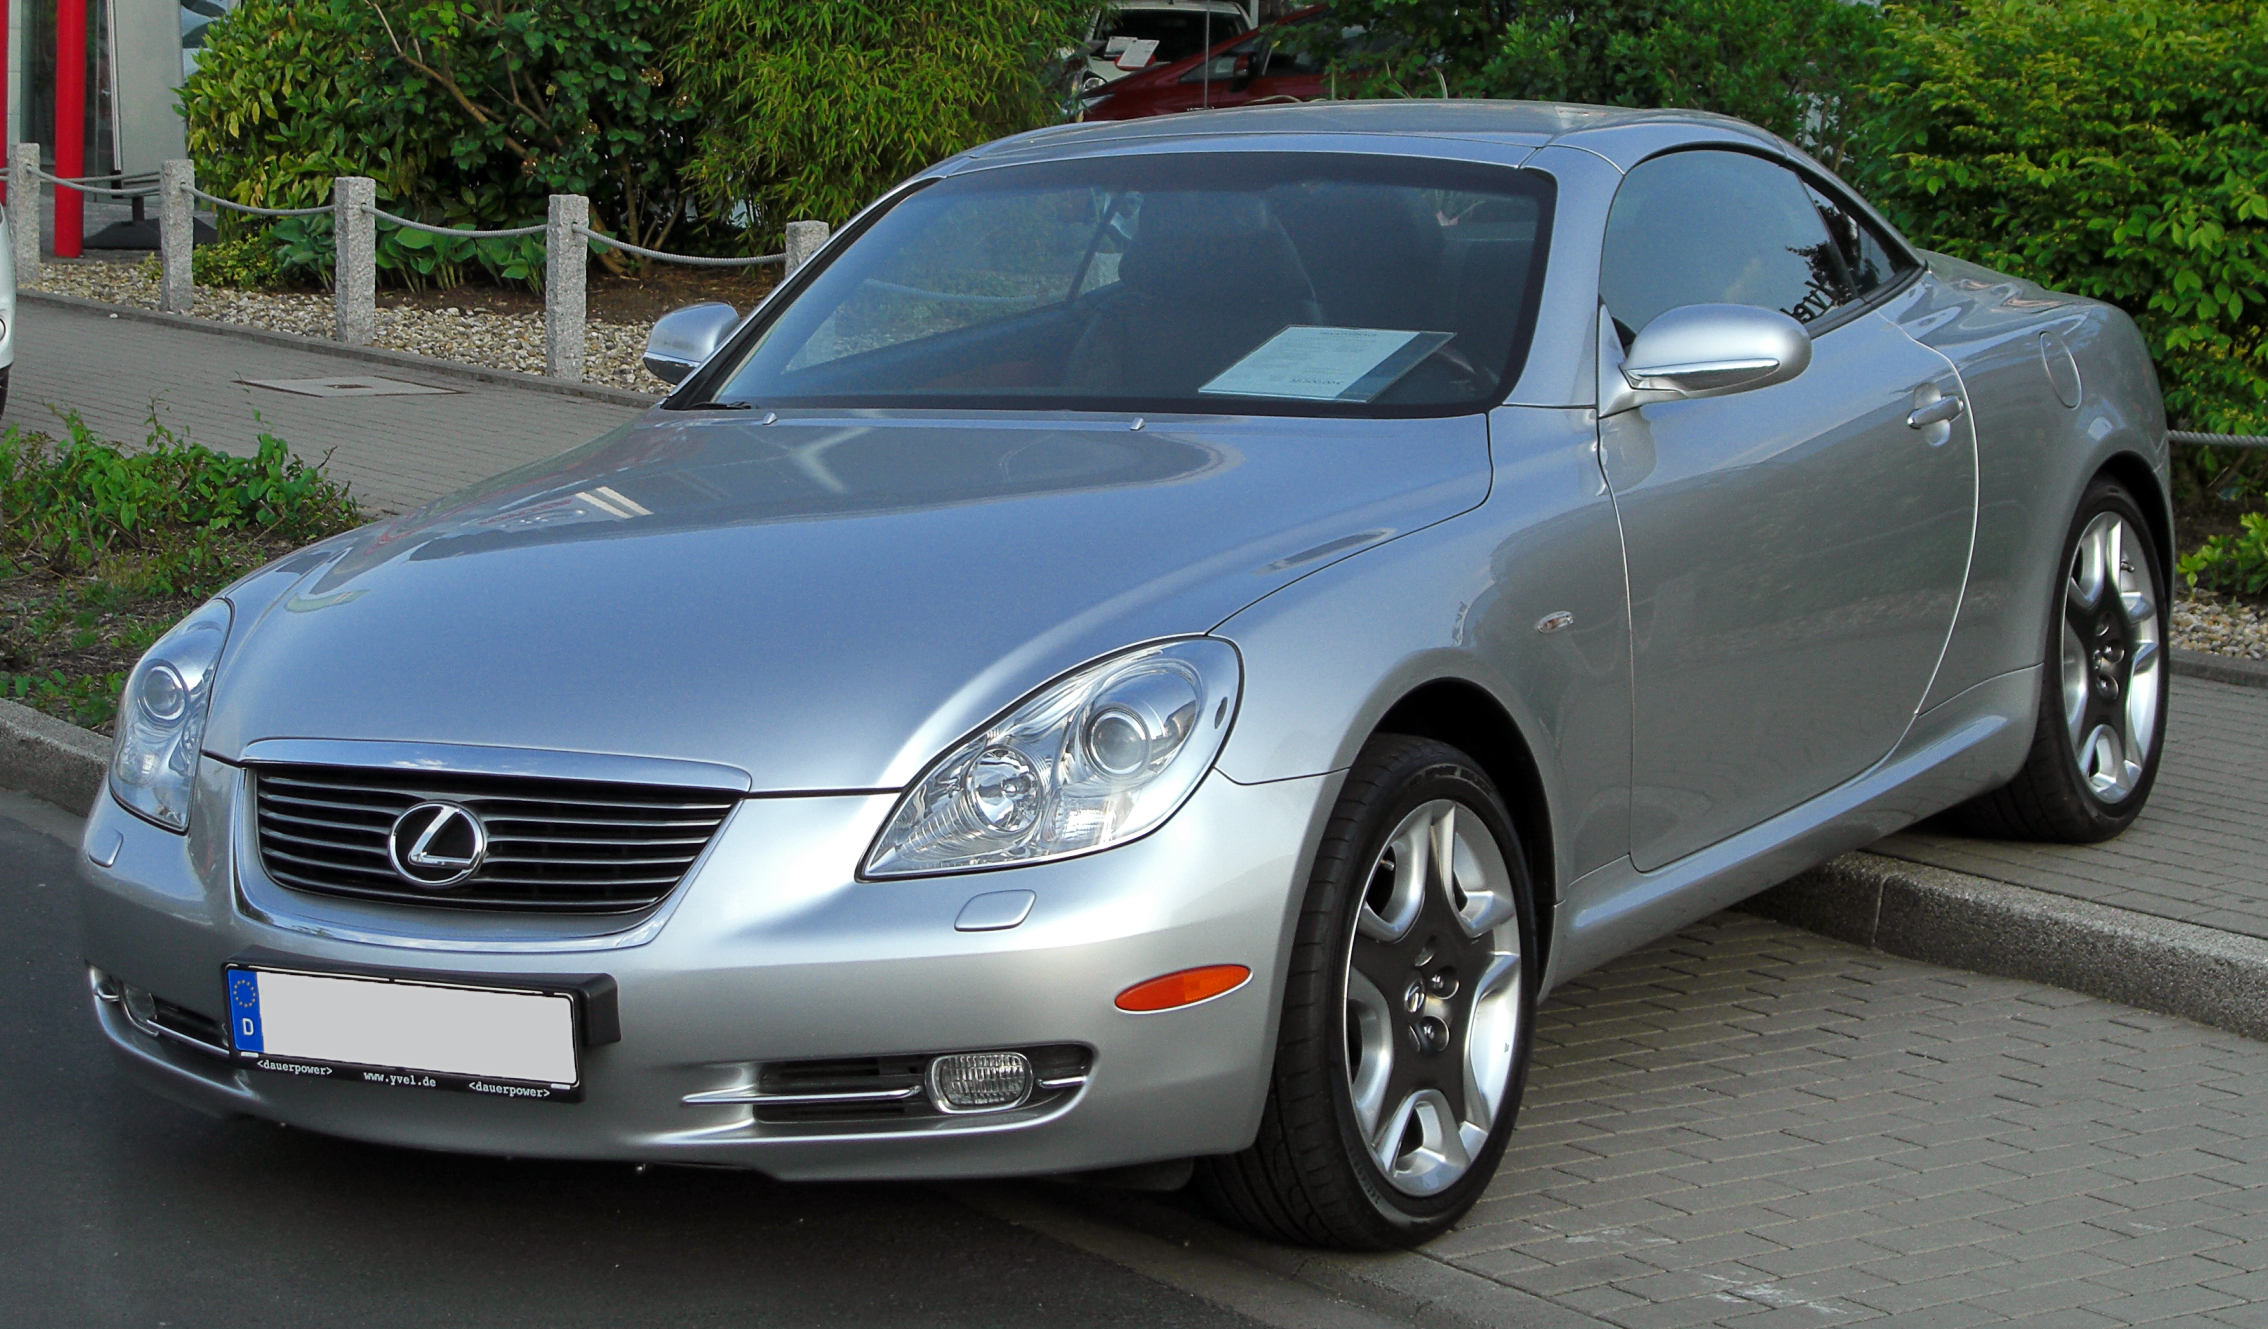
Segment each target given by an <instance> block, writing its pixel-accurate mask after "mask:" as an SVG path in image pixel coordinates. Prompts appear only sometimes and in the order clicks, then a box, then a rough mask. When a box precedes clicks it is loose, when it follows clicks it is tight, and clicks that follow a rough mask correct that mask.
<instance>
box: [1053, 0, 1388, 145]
mask: <svg viewBox="0 0 2268 1329" xmlns="http://www.w3.org/2000/svg"><path fill="white" fill-rule="evenodd" d="M1323 9H1324V6H1322V5H1316V6H1315V7H1313V8H1311V9H1302V10H1300V11H1299V12H1298V13H1296V14H1288V15H1286V16H1284V17H1283V18H1281V19H1278V20H1277V21H1276V22H1274V23H1271V24H1269V25H1268V26H1266V27H1264V28H1261V29H1259V30H1258V31H1256V32H1250V33H1246V34H1244V35H1243V36H1240V37H1235V38H1231V39H1230V40H1228V41H1225V42H1222V43H1220V44H1219V45H1217V46H1215V47H1213V48H1212V49H1211V50H1209V51H1203V52H1200V53H1199V54H1196V55H1192V56H1189V57H1187V58H1185V59H1182V60H1177V61H1175V62H1174V63H1172V64H1170V65H1161V66H1159V67H1158V68H1156V69H1145V70H1143V71H1142V72H1141V73H1139V74H1135V75H1132V76H1130V77H1127V78H1122V79H1120V80H1118V81H1117V82H1116V83H1113V84H1111V85H1109V89H1108V90H1107V91H1105V92H1103V93H1102V94H1100V95H1099V96H1097V97H1096V98H1094V99H1093V100H1091V101H1089V102H1087V104H1086V114H1085V115H1084V117H1083V118H1084V119H1088V120H1139V119H1141V118H1142V117H1143V116H1149V115H1171V114H1173V113H1174V112H1177V111H1199V110H1204V109H1207V108H1209V107H1210V108H1218V107H1224V106H1257V105H1260V104H1263V103H1269V102H1307V101H1320V100H1322V99H1323V98H1325V97H1328V96H1330V95H1331V87H1330V81H1329V79H1328V78H1327V77H1326V76H1325V74H1324V72H1323V62H1322V60H1321V59H1320V58H1318V57H1317V56H1314V55H1310V54H1308V52H1307V51H1306V50H1305V49H1304V48H1305V47H1306V46H1307V43H1306V42H1304V41H1299V40H1294V39H1293V38H1294V35H1295V33H1296V34H1297V36H1299V37H1305V36H1306V35H1307V34H1306V33H1305V32H1303V31H1299V29H1302V28H1305V27H1306V26H1307V25H1309V24H1311V23H1314V22H1317V21H1319V18H1318V16H1320V15H1321V14H1322V12H1323ZM1361 35H1362V34H1361V33H1360V32H1359V31H1358V32H1355V33H1354V34H1352V36H1353V39H1354V40H1356V41H1360V40H1361Z"/></svg>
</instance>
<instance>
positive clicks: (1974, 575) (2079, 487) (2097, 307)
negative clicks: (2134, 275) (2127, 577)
mask: <svg viewBox="0 0 2268 1329" xmlns="http://www.w3.org/2000/svg"><path fill="white" fill-rule="evenodd" d="M1925 257H1927V258H1928V260H1929V269H1930V270H1929V272H1928V273H1927V274H1926V275H1925V276H1924V277H1923V278H1922V279H1921V281H1919V282H1917V283H1916V284H1915V285H1914V286H1913V287H1911V288H1910V289H1909V290H1907V291H1905V292H1904V293H1902V294H1901V295H1899V296H1898V297H1897V298H1896V299H1895V300H1894V301H1892V303H1891V304H1890V305H1889V306H1888V307H1887V308H1886V309H1885V310H1884V313H1885V314H1886V315H1887V316H1889V317H1890V318H1891V319H1893V320H1895V321H1896V322H1897V323H1898V324H1899V325H1900V326H1901V327H1902V328H1904V329H1905V331H1906V332H1907V334H1908V335H1910V336H1912V337H1913V338H1914V339H1915V340H1917V341H1919V342H1921V343H1922V344H1924V345H1926V346H1930V347H1933V348H1935V349H1937V350H1939V351H1942V352H1943V353H1944V354H1945V355H1946V356H1947V357H1949V358H1950V359H1951V360H1952V361H1953V363H1954V365H1955V367H1956V368H1957V369H1958V370H1959V372H1960V374H1961V379H1962V383H1963V386H1964V387H1965V388H1966V389H1967V391H1968V395H1969V403H1970V409H1971V411H1972V413H1973V418H1974V423H1975V426H1976V434H1977V487H1978V494H1977V539H1976V545H1975V554H1974V556H1973V560H1972V563H1971V565H1970V570H1969V579H1968V587H1967V590H1966V592H1965V593H1964V595H1963V598H1962V603H1961V610H1960V614H1959V616H1958V618H1957V619H1956V620H1955V622H1954V627H1953V634H1952V638H1951V639H1950V641H1948V643H1947V645H1946V651H1945V659H1944V662H1943V663H1942V664H1941V665H1940V666H1939V668H1938V671H1937V677H1936V680H1935V681H1934V682H1933V683H1932V685H1931V687H1930V691H1929V695H1928V697H1927V698H1926V699H1925V701H1924V702H1923V709H1925V710H1926V709H1928V708H1929V707H1932V706H1935V705H1937V704H1938V703H1939V702H1942V701H1944V700H1946V699H1948V698H1950V697H1953V696H1955V695H1956V694H1958V693H1960V692H1961V691H1962V690H1964V689H1966V688H1968V687H1971V686H1973V685H1974V684H1976V683H1979V682H1982V681H1983V680H1985V679H1987V678H1991V677H1994V676H1995V675H1998V674H2004V673H2007V672H2009V671H2010V670H2015V669H2022V668H2026V667H2028V666H2031V665H2035V664H2038V663H2040V662H2041V661H2042V660H2043V659H2044V658H2045V652H2046V647H2047V625H2048V620H2047V613H2048V609H2049V607H2050V605H2051V604H2052V603H2053V595H2054V588H2055V582H2056V578H2057V576H2058V575H2059V574H2060V572H2061V564H2062V557H2063V540H2064V536H2065V534H2066V532H2067V530H2068V528H2069V526H2070V523H2071V517H2072V513H2073V511H2074V509H2075V507H2076V506H2077V504H2078V502H2079V498H2080V495H2081V494H2082V493H2084V492H2085V490H2086V487H2087V485H2088V483H2089V482H2090V481H2092V480H2093V479H2094V477H2095V475H2096V474H2097V473H2099V472H2100V471H2102V470H2103V469H2104V468H2105V467H2106V466H2112V465H2124V466H2127V467H2130V468H2132V470H2133V471H2134V473H2135V474H2136V475H2137V476H2141V475H2146V476H2147V477H2148V478H2149V481H2150V488H2151V489H2152V490H2153V491H2154V492H2149V493H2144V494H2141V495H2137V498H2138V499H2139V501H2140V502H2141V503H2142V505H2143V508H2144V511H2145V512H2148V513H2149V514H2150V515H2151V516H2152V518H2153V519H2154V520H2155V521H2156V522H2157V524H2158V532H2157V534H2158V544H2159V558H2160V560H2161V562H2168V563H2169V564H2170V550H2171V539H2172V530H2173V517H2172V508H2171V506H2170V504H2169V500H2168V494H2169V490H2170V485H2169V480H2168V469H2167V468H2168V453H2167V447H2166V419H2165V406H2164V402H2163V400H2162V398H2161V397H2160V395H2159V391H2158V380H2157V373H2156V370H2155V369H2154V368H2153V367H2152V366H2151V363H2150V357H2149V353H2148V351H2147V350H2146V348H2145V347H2144V345H2143V342H2142V337H2141V334H2140V332H2139V331H2138V330H2137V329H2136V328H2135V326H2134V322H2133V320H2132V319H2130V318H2128V317H2127V316H2126V314H2125V313H2123V312H2122V311H2120V310H2118V309H2117V308H2114V307H2113V306H2110V305H2106V304H2102V303H2100V302H2097V301H2093V300H2087V299H2083V298H2081V297H2078V296H2071V295H2062V294H2059V293H2057V292H2053V291H2049V290H2047V289H2045V288H2044V287H2040V286H2037V285H2034V284H2033V283H2031V282H2027V281H2022V280H2019V279H2017V278H2014V277H2009V276H2006V275H2004V274H2001V273H1997V272H1993V271H1991V270H1989V269H1986V268H1981V267H1978V266H1977V265H1975V264H1973V263H1966V262H1963V261H1961V260H1959V259H1953V258H1948V257H1945V256H1944V255H1940V254H1927V255H1925ZM2043 336H2045V337H2048V338H2050V339H2051V343H2050V349H2049V350H2048V351H2045V352H2043V349H2042V338H2043ZM2054 339H2060V341H2061V342H2062V343H2063V344H2064V345H2066V346H2068V347H2069V348H2070V352H2071V356H2072V358H2073V360H2074V361H2075V362H2076V363H2077V365H2078V370H2079V394H2078V396H2079V399H2078V404H2077V405H2076V406H2066V405H2065V404H2064V403H2063V401H2062V400H2060V399H2059V397H2058V396H2057V393H2056V389H2055V385H2054V383H2053V381H2052V380H2051V379H2050V377H2049V368H2048V357H2049V356H2050V355H2053V354H2054V351H2053V350H2052V341H2053V340H2054ZM2121 459H2124V460H2123V461H2122V460H2121Z"/></svg>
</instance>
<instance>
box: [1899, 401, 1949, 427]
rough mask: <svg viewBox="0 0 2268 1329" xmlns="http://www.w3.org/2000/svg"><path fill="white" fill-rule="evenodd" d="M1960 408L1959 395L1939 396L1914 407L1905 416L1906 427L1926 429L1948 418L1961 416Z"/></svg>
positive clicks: (1942, 422)
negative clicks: (1925, 404) (1925, 403)
mask: <svg viewBox="0 0 2268 1329" xmlns="http://www.w3.org/2000/svg"><path fill="white" fill-rule="evenodd" d="M1962 409H1963V408H1962V406H1961V399H1960V398H1959V397H1939V398H1938V399H1937V400H1936V401H1933V402H1931V403H1930V404H1929V405H1927V406H1917V407H1915V408H1914V410H1913V411H1912V413H1910V414H1909V415H1907V416H1906V428H1908V429H1927V428H1929V427H1930V426H1931V425H1941V424H1944V423H1945V422H1946V421H1948V420H1957V419H1959V418H1960V416H1961V411H1962Z"/></svg>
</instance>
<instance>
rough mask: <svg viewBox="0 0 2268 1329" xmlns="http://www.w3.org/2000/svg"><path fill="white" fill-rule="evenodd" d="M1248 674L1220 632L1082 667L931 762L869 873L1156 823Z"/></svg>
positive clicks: (1012, 859) (1065, 842) (1120, 835)
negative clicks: (1240, 666)
mask: <svg viewBox="0 0 2268 1329" xmlns="http://www.w3.org/2000/svg"><path fill="white" fill-rule="evenodd" d="M1241 672H1242V671H1241V670H1240V668H1239V666H1238V664H1237V657H1236V648H1235V647H1233V646H1231V645H1229V644H1228V643H1227V642H1225V641H1222V640H1220V639H1219V638H1216V637H1195V638H1190V639H1187V640H1184V641H1175V642H1168V643H1165V644H1163V645H1156V646H1141V647H1137V648H1135V649H1133V650H1131V651H1126V652H1123V653H1121V654H1118V655H1113V656H1109V657H1107V658H1105V659H1102V660H1097V661H1095V662H1094V663H1092V664H1088V665H1082V666H1080V667H1079V668H1078V669H1075V670H1073V671H1072V672H1070V673H1069V674H1066V675H1064V676H1063V677H1062V678H1059V679H1057V680H1056V681H1055V682H1053V683H1050V684H1048V685H1047V686H1046V687H1044V688H1041V689H1040V690H1039V691H1038V692H1037V693H1035V694H1033V695H1032V696H1031V697H1029V698H1027V699H1025V700H1024V701H1022V702H1020V703H1018V704H1017V705H1015V706H1013V707H1011V708H1010V709H1009V710H1008V711H1007V713H1006V714H1004V715H1002V716H1000V717H999V718H998V719H996V720H994V721H993V722H992V723H990V724H988V725H986V726H985V727H984V728H983V729H981V730H979V731H977V732H976V733H975V734H973V735H971V736H970V737H969V738H968V739H967V740H966V741H964V742H963V743H961V744H960V746H958V747H956V748H954V749H953V750H952V751H950V752H947V753H946V754H945V755H944V756H942V757H940V758H938V759H937V761H936V762H935V763H933V764H932V765H931V766H930V768H929V769H928V770H926V771H924V772H922V775H921V778H920V779H918V780H916V781H914V783H913V787H912V788H911V789H908V790H907V791H906V796H905V797H904V798H903V799H901V800H899V803H898V808H897V811H896V812H895V813H893V814H891V817H890V822H889V825H887V826H886V827H884V828H883V831H882V835H881V838H880V839H878V840H876V841H875V843H874V850H873V852H872V853H870V854H868V855H867V856H866V867H865V870H864V875H865V876H868V877H910V876H918V875H920V874H922V873H929V872H961V871H966V870H968V869H970V868H983V867H994V866H999V865H1002V864H1008V863H1033V862H1038V861H1041V860H1043V859H1051V858H1068V857H1070V856H1071V855H1073V854H1083V853H1088V852H1091V851H1093V850H1096V849H1107V848H1109V847H1110V846H1112V845H1114V844H1123V843H1125V842H1126V841H1128V840H1132V839H1135V838H1136V837H1138V836H1142V835H1145V834H1148V833H1149V832H1150V831H1152V830H1154V829H1156V828H1157V827H1158V825H1159V824H1160V823H1162V822H1164V821H1165V819H1166V818H1168V817H1170V816H1172V815H1173V814H1174V811H1175V809H1177V808H1179V807H1180V806H1181V805H1182V802H1183V801H1184V800H1186V799H1187V798H1188V797H1189V795H1190V793H1191V792H1192V791H1193V790H1195V789H1196V788H1197V782H1198V781H1199V780H1202V779H1203V778H1205V772H1206V771H1208V770H1210V769H1212V765H1213V758H1214V757H1216V756H1218V755H1219V754H1220V750H1221V742H1222V740H1224V739H1226V738H1227V737H1228V730H1229V722H1230V720H1232V719H1233V718H1234V717H1235V715H1236V698H1237V687H1238V684H1239V681H1240V678H1241Z"/></svg>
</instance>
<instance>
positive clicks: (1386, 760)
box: [1199, 735, 1536, 1249]
mask: <svg viewBox="0 0 2268 1329" xmlns="http://www.w3.org/2000/svg"><path fill="white" fill-rule="evenodd" d="M1534 937H1535V914H1534V905H1533V897H1532V895H1531V894H1530V887H1529V878H1528V870H1527V864H1526V861H1525V859H1524V858H1523V857H1522V854H1521V849H1520V842H1519V838H1518V836H1517V833H1516V832H1515V831H1514V830H1513V826H1512V819H1511V817H1510V815H1509V813H1508V812H1507V810H1506V809H1505V807H1504V803H1503V800H1502V798H1501V797H1499V796H1498V794H1497V792H1496V788H1495V786H1494V785H1493V784H1492V783H1491V782H1490V780H1489V778H1488V776H1487V775H1486V774H1485V773H1484V772H1482V771H1481V769H1480V768H1479V766H1478V765H1477V764H1476V763H1475V762H1474V761H1473V760H1472V759H1471V758H1470V757H1467V756H1466V755H1465V754H1463V753H1462V752H1459V751H1458V750H1456V749H1455V748H1452V747H1449V746H1447V745H1445V744H1442V743H1438V742H1434V741H1431V740H1427V739H1418V738H1408V737H1401V736H1397V735H1382V736H1380V737H1378V738H1374V739H1373V740H1371V742H1370V744H1369V745H1368V746H1366V747H1365V748H1364V749H1363V752H1362V755H1361V757H1360V758H1359V759H1358V760H1357V761H1356V763H1355V766H1354V769H1353V770H1352V771H1350V772H1349V773H1348V775H1347V780H1346V784H1345V786H1344V787H1343V790H1342V792H1341V794H1340V796H1339V802H1338V806H1337V807H1336V808H1335V809H1334V810H1333V812H1332V817H1331V822H1330V826H1329V828H1328V830H1327V831H1326V833H1325V836H1324V840H1323V844H1322V846H1321V847H1320V849H1319V850H1318V852H1317V855H1316V865H1315V870H1314V873H1313V875H1312V877H1311V879H1310V882H1309V886H1308V893H1307V899H1306V902H1305V905H1304V908H1303V909H1302V911H1301V915H1300V920H1299V930H1298V933H1297V935H1296V936H1295V939H1294V943H1293V951H1292V958H1291V965H1290V971H1289V973H1288V974H1287V977H1286V984H1285V995H1284V1011H1283V1022H1282V1033H1281V1035H1280V1036H1279V1038H1278V1042H1277V1049H1276V1065H1275V1072H1274V1079H1273V1082H1272V1088H1271V1091H1270V1093H1269V1096H1268V1105H1267V1110H1266V1112H1265V1113H1264V1115H1263V1117H1262V1121H1261V1128H1260V1137H1259V1139H1258V1141H1256V1142H1255V1143H1254V1145H1253V1146H1252V1148H1250V1149H1248V1150H1246V1151H1245V1152H1244V1153H1242V1154H1237V1155H1234V1156H1232V1157H1229V1158H1224V1159H1209V1160H1205V1166H1204V1167H1203V1168H1202V1170H1201V1171H1200V1173H1199V1176H1200V1179H1201V1181H1202V1183H1203V1185H1204V1186H1205V1188H1206V1190H1207V1191H1208V1192H1209V1193H1210V1194H1211V1196H1212V1197H1213V1199H1214V1200H1215V1202H1216V1203H1217V1204H1218V1205H1220V1207H1222V1208H1223V1209H1225V1210H1226V1211H1227V1212H1228V1213H1229V1215H1230V1216H1231V1217H1234V1218H1236V1219H1237V1220H1239V1221H1240V1222H1242V1223H1244V1224H1245V1225H1246V1226H1248V1227H1251V1228H1253V1229H1254V1230H1256V1231H1259V1232H1261V1233H1263V1234H1265V1235H1269V1236H1273V1237H1277V1238H1279V1239H1283V1240H1288V1241H1300V1242H1308V1243H1323V1244H1328V1245H1335V1246H1349V1247H1358V1248H1372V1249H1377V1248H1384V1247H1391V1246H1407V1245H1414V1244H1416V1243H1418V1242H1421V1241H1424V1240H1426V1239H1428V1238H1430V1237H1432V1236H1435V1235H1437V1234H1439V1233H1441V1232H1443V1231H1446V1230H1447V1229H1448V1228H1449V1226H1450V1225H1451V1224H1453V1223H1455V1222H1456V1221H1457V1219H1458V1218H1459V1217H1460V1216H1461V1215H1463V1213H1464V1212H1465V1210H1466V1209H1468V1208H1470V1207H1471V1205H1472V1203H1473V1201H1474V1200H1475V1199H1477V1198H1479V1195H1480V1193H1481V1191H1482V1189H1483V1188H1485V1187H1486V1186H1487V1184H1488V1179H1489V1176H1490V1174H1491V1173H1493V1172H1494V1171H1495V1169H1496V1162H1497V1159H1498V1158H1499V1157H1501V1156H1502V1154H1503V1151H1504V1144H1505V1140H1506V1138H1507V1137H1508V1136H1509V1134H1510V1131H1511V1126H1512V1117H1513V1114H1514V1112H1515V1111H1516V1110H1517V1108H1518V1106H1519V1101H1520V1090H1521V1086H1522V1084H1523V1082H1524V1080H1525V1078H1526V1068H1527V1055H1528V1036H1529V1025H1530V1022H1531V1019H1532V1013H1533V1011H1534V1009H1535V992H1536V975H1535V973H1534V972H1533V971H1532V967H1531V966H1530V965H1528V964H1527V963H1525V960H1526V957H1528V956H1531V955H1533V954H1534V950H1535V947H1534Z"/></svg>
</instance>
